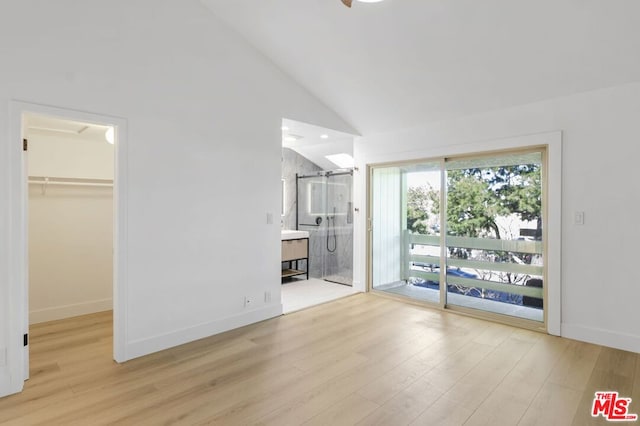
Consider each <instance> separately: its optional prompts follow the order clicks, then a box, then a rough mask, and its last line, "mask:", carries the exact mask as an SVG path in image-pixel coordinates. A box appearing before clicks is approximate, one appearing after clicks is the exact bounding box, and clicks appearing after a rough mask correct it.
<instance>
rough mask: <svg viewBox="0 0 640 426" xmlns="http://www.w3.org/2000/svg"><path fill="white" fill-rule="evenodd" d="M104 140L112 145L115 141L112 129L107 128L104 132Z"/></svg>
mask: <svg viewBox="0 0 640 426" xmlns="http://www.w3.org/2000/svg"><path fill="white" fill-rule="evenodd" d="M104 138H105V139H106V140H107V142H109V143H110V144H111V145H113V144H114V143H115V141H116V131H115V129H114V128H113V127H107V130H106V131H105V132H104Z"/></svg>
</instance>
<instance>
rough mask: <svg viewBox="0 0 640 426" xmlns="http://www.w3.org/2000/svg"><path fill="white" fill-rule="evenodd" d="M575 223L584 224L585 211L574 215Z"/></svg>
mask: <svg viewBox="0 0 640 426" xmlns="http://www.w3.org/2000/svg"><path fill="white" fill-rule="evenodd" d="M573 223H574V224H576V225H584V212H576V213H575V215H574V217H573Z"/></svg>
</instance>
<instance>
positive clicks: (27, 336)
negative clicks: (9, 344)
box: [23, 334, 29, 346]
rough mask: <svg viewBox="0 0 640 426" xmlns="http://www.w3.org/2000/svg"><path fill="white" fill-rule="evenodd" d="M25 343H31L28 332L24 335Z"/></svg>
mask: <svg viewBox="0 0 640 426" xmlns="http://www.w3.org/2000/svg"><path fill="white" fill-rule="evenodd" d="M23 343H24V346H27V345H28V344H29V335H28V334H25V335H24V336H23Z"/></svg>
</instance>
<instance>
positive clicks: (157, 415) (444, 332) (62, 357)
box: [0, 294, 640, 425]
mask: <svg viewBox="0 0 640 426" xmlns="http://www.w3.org/2000/svg"><path fill="white" fill-rule="evenodd" d="M31 333H32V334H31V336H32V337H31V345H32V346H31V361H32V363H31V375H32V378H31V380H29V381H28V382H27V384H26V386H25V390H24V392H23V393H22V394H19V395H15V396H11V397H7V398H4V399H0V424H16V425H32V424H46V425H74V424H78V425H98V424H114V423H116V424H131V425H140V424H152V425H156V424H174V423H175V424H223V425H244V424H270V425H298V424H310V425H340V424H359V425H372V424H386V425H403V424H416V425H441V424H466V425H477V424H489V425H502V424H504V425H515V424H523V425H533V424H540V425H553V424H558V425H571V424H574V425H588V424H593V423H594V420H593V419H592V418H591V416H590V407H591V401H592V399H593V393H594V392H595V391H596V390H605V389H610V390H617V391H619V392H620V394H621V395H622V396H626V397H632V398H634V400H635V401H634V403H632V404H631V408H632V410H631V411H632V412H635V413H640V355H638V354H634V353H629V352H624V351H619V350H614V349H608V348H604V347H601V346H596V345H591V344H586V343H580V342H576V341H572V340H567V339H562V338H557V337H551V336H547V335H543V334H540V333H535V332H531V331H526V330H521V329H517V328H511V327H507V326H504V325H499V324H494V323H490V322H484V321H481V320H475V319H471V318H467V317H464V316H458V315H455V314H451V313H443V312H439V311H434V310H429V309H423V308H420V307H417V306H414V305H409V304H405V303H402V302H398V301H394V300H389V299H386V298H382V297H379V296H375V295H371V294H359V295H355V296H351V297H348V298H346V299H341V300H338V301H335V302H331V303H329V304H326V305H322V306H319V307H316V308H312V309H308V310H305V311H300V312H296V313H294V314H290V315H286V316H283V317H280V318H277V319H273V320H270V321H265V322H262V323H259V324H254V325H252V326H248V327H245V328H242V329H238V330H234V331H231V332H228V333H224V334H221V335H218V336H214V337H211V338H208V339H204V340H201V341H198V342H194V343H191V344H188V345H184V346H181V347H178V348H174V349H171V350H167V351H164V352H161V353H158V354H154V355H150V356H147V357H144V358H140V359H137V360H133V361H130V362H128V363H125V364H122V365H117V364H115V363H114V362H113V361H112V360H111V352H112V349H111V314H110V313H104V314H95V315H90V316H85V317H79V318H77V319H71V320H63V321H57V322H52V323H47V324H43V325H39V326H36V327H33V328H32V332H31ZM597 422H599V423H601V424H605V423H606V422H604V421H603V420H602V418H600V419H599V420H597Z"/></svg>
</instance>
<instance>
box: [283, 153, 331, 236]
mask: <svg viewBox="0 0 640 426" xmlns="http://www.w3.org/2000/svg"><path fill="white" fill-rule="evenodd" d="M319 171H322V168H320V167H318V166H316V165H315V164H314V163H312V162H311V161H309V160H307V159H306V158H304V157H303V156H302V155H300V154H298V153H297V152H295V151H294V150H292V149H289V148H282V178H283V179H284V192H285V193H284V203H285V206H284V213H285V214H284V216H283V217H282V229H296V209H297V208H298V206H297V205H296V173H298V174H300V175H306V174H312V173H316V172H319Z"/></svg>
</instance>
